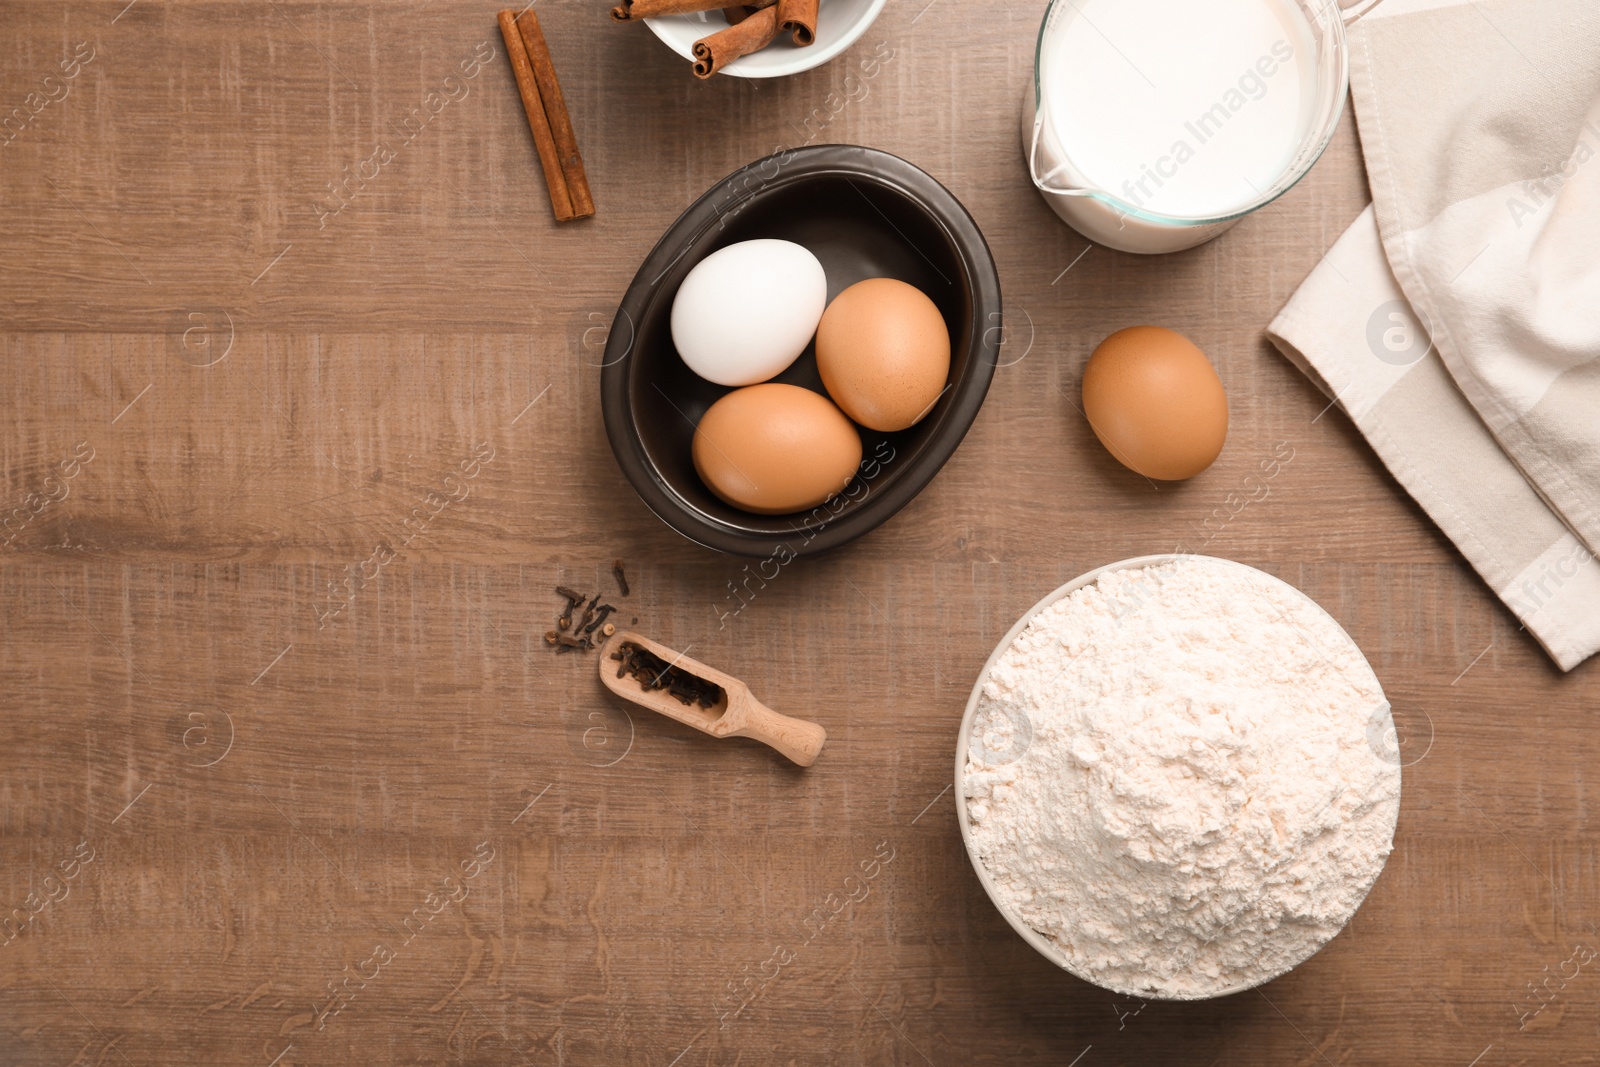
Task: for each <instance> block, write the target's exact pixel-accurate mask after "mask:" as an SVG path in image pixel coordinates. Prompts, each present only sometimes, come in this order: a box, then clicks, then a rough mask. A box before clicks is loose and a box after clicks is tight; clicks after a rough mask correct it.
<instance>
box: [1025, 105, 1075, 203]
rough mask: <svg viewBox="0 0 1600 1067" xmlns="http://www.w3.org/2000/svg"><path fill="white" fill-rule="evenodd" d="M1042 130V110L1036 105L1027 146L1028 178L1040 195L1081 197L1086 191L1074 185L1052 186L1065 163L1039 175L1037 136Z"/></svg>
mask: <svg viewBox="0 0 1600 1067" xmlns="http://www.w3.org/2000/svg"><path fill="white" fill-rule="evenodd" d="M1043 129H1044V109H1043V108H1041V107H1039V106H1038V105H1037V103H1035V105H1034V112H1033V143H1032V144H1030V145H1029V146H1028V177H1029V178H1032V179H1033V186H1034V188H1035V189H1038V190H1039V191H1040V192H1041V193H1058V194H1061V195H1064V196H1083V195H1085V194H1086V193H1087V192H1088V190H1086V189H1080V188H1078V187H1077V186H1074V185H1052V184H1051V179H1052V178H1054V177H1055V176H1056V175H1057V174H1060V173H1061V172H1062V171H1063V170H1065V169H1066V168H1067V164H1066V163H1065V162H1062V163H1058V164H1057V165H1056V166H1055V167H1054V168H1053V169H1052V170H1051V171H1050V173H1048V174H1043V175H1041V174H1040V173H1039V135H1040V132H1041V131H1042V130H1043Z"/></svg>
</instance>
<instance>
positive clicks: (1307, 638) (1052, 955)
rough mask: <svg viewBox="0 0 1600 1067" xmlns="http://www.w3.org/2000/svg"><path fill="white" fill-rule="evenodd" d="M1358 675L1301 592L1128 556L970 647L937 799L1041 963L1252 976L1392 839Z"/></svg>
mask: <svg viewBox="0 0 1600 1067" xmlns="http://www.w3.org/2000/svg"><path fill="white" fill-rule="evenodd" d="M1392 739H1393V720H1392V717H1391V714H1390V709H1389V704H1388V702H1387V701H1386V700H1385V699H1384V696H1383V689H1382V687H1381V686H1380V685H1379V684H1378V679H1377V677H1376V675H1374V674H1373V672H1372V668H1371V667H1370V666H1369V665H1368V664H1367V661H1366V658H1365V657H1364V656H1362V654H1361V650H1360V649H1359V648H1357V647H1356V644H1355V642H1354V641H1352V640H1351V639H1350V636H1349V635H1348V634H1346V633H1345V632H1344V630H1343V629H1342V628H1341V627H1340V626H1339V624H1338V623H1337V622H1335V621H1334V620H1333V618H1332V617H1331V616H1329V615H1328V613H1327V612H1325V611H1323V610H1322V608H1321V607H1319V606H1318V605H1317V604H1316V602H1315V601H1313V600H1311V599H1310V598H1309V597H1307V596H1306V595H1305V594H1303V593H1301V592H1300V591H1299V590H1297V589H1295V588H1294V587H1293V586H1291V585H1288V584H1287V583H1285V582H1282V581H1280V580H1279V579H1277V578H1274V577H1273V576H1271V575H1269V574H1266V573H1264V572H1262V571H1258V570H1256V569H1254V568H1252V567H1246V566H1244V565H1243V564H1240V563H1234V562H1231V561H1228V560H1221V559H1214V558H1211V557H1207V556H1171V555H1166V556H1144V557H1140V558H1138V559H1131V560H1125V561H1123V562H1121V563H1114V564H1111V565H1110V566H1107V567H1101V568H1099V569H1097V570H1094V571H1090V572H1089V573H1088V574H1085V575H1083V576H1082V577H1080V578H1078V579H1076V580H1074V581H1072V582H1069V583H1067V584H1066V585H1064V586H1062V587H1061V588H1060V589H1057V590H1056V591H1055V592H1053V593H1051V594H1050V595H1049V596H1047V597H1045V598H1044V599H1043V600H1041V601H1040V602H1039V603H1038V604H1036V605H1034V607H1033V608H1032V610H1030V611H1029V612H1028V613H1027V614H1026V615H1025V616H1023V618H1022V619H1021V620H1020V621H1019V622H1018V623H1017V624H1016V625H1015V626H1013V627H1012V628H1011V632H1010V633H1008V634H1006V636H1005V639H1004V640H1002V641H1001V642H1000V644H999V647H997V648H996V649H995V651H994V654H993V655H992V656H990V657H989V662H988V663H987V664H985V665H984V669H983V672H982V674H980V675H979V677H978V682H977V684H976V685H975V686H974V687H973V691H972V696H971V698H970V699H969V700H968V701H967V710H966V715H965V717H964V718H963V719H962V722H961V733H960V735H959V738H958V740H957V743H956V778H955V788H956V795H957V797H958V798H959V800H958V803H957V804H956V810H957V813H958V817H959V819H960V823H961V836H962V839H963V840H964V841H965V842H966V845H967V854H968V855H969V856H970V857H971V859H972V866H973V868H974V869H975V870H976V871H977V873H978V878H979V880H980V881H981V882H982V883H983V887H984V889H985V891H987V892H988V894H989V898H990V899H991V900H992V901H994V904H995V907H997V908H998V909H999V910H1000V913H1001V914H1002V915H1003V916H1005V918H1006V921H1007V922H1009V923H1010V924H1011V926H1012V928H1013V929H1015V930H1016V931H1017V933H1019V934H1020V935H1022V937H1023V939H1024V940H1026V941H1027V942H1028V943H1029V944H1030V945H1032V946H1033V947H1034V948H1035V949H1037V950H1038V951H1039V952H1040V953H1042V954H1043V955H1044V956H1046V957H1047V958H1049V959H1051V960H1053V961H1054V962H1055V963H1056V964H1058V965H1059V966H1061V967H1062V968H1064V969H1066V970H1067V971H1069V972H1071V973H1072V974H1074V975H1076V976H1078V977H1079V978H1082V979H1084V980H1085V981H1088V982H1093V983H1094V984H1096V985H1098V986H1101V987H1103V988H1106V989H1110V990H1113V991H1115V992H1118V993H1125V994H1129V995H1133V996H1140V997H1148V998H1159V999H1171V1000H1198V999H1203V998H1207V997H1218V996H1225V995H1227V994H1229V993H1237V992H1240V991H1241V990H1245V989H1249V988H1251V987H1253V986H1257V985H1261V984H1262V983H1265V982H1268V981H1271V980H1272V979H1273V978H1276V977H1278V976H1279V975H1281V974H1283V973H1285V972H1286V971H1288V970H1290V969H1291V968H1293V967H1295V966H1297V965H1298V964H1300V963H1302V962H1304V961H1305V960H1306V959H1308V958H1309V957H1310V956H1312V955H1313V954H1314V953H1316V952H1317V950H1318V949H1320V948H1322V946H1323V945H1325V944H1327V943H1328V941H1329V940H1331V939H1332V938H1333V936H1334V935H1335V934H1337V933H1338V932H1339V931H1340V930H1341V929H1342V928H1343V927H1344V925H1345V924H1346V923H1347V922H1348V921H1349V919H1350V917H1351V916H1352V915H1354V914H1355V911H1356V909H1357V908H1358V907H1360V906H1361V902H1362V901H1363V900H1364V899H1365V898H1366V895H1367V892H1368V890H1370V889H1371V888H1372V885H1373V883H1374V882H1375V881H1376V880H1377V877H1378V874H1379V873H1380V872H1381V871H1382V870H1383V865H1384V862H1385V860H1387V859H1388V856H1389V852H1390V851H1391V849H1392V848H1393V841H1394V826H1395V819H1396V817H1397V816H1398V814H1399V810H1400V759H1399V757H1398V754H1397V752H1396V751H1395V749H1394V747H1393V743H1392Z"/></svg>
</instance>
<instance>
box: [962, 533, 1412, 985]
mask: <svg viewBox="0 0 1600 1067" xmlns="http://www.w3.org/2000/svg"><path fill="white" fill-rule="evenodd" d="M1185 558H1187V559H1207V560H1210V559H1216V557H1213V556H1194V555H1189V556H1179V555H1176V554H1173V553H1166V554H1162V555H1156V556H1136V557H1134V558H1133V559H1125V560H1122V561H1121V562H1119V563H1108V564H1106V565H1105V566H1104V567H1096V568H1095V569H1094V570H1092V571H1087V572H1085V573H1083V574H1080V575H1078V577H1076V578H1074V579H1072V581H1070V582H1068V583H1067V584H1066V585H1063V586H1062V587H1061V588H1059V589H1057V590H1056V591H1055V592H1053V593H1051V594H1050V595H1048V596H1046V597H1045V598H1044V599H1043V600H1041V601H1039V602H1038V603H1037V604H1035V605H1034V606H1033V607H1031V608H1029V609H1028V610H1027V611H1025V612H1023V614H1022V617H1021V618H1020V619H1018V620H1017V622H1016V625H1014V626H1012V627H1011V629H1010V630H1008V631H1007V632H1006V635H1005V636H1004V637H1002V638H1001V639H1000V643H999V644H997V645H996V646H995V648H994V651H993V652H992V653H990V654H989V658H988V660H986V661H985V662H984V664H983V670H981V671H979V672H978V680H977V681H976V682H975V683H974V684H973V686H972V695H971V696H969V697H968V698H967V710H966V713H965V714H964V715H962V717H961V731H960V732H959V733H958V734H957V735H956V776H955V794H956V818H957V820H958V821H959V822H960V824H961V841H962V843H963V844H965V845H966V848H967V859H969V860H970V861H971V862H972V869H973V870H974V871H976V872H977V874H978V881H979V882H981V883H983V891H984V892H985V893H987V894H988V895H989V902H990V903H992V904H993V905H994V906H995V910H996V911H998V912H999V913H1000V914H1001V916H1002V917H1004V919H1005V921H1006V922H1007V923H1009V924H1010V926H1011V928H1012V929H1013V930H1015V931H1016V932H1017V934H1018V935H1019V936H1021V938H1022V939H1023V940H1024V941H1026V942H1027V943H1028V944H1030V945H1032V946H1033V948H1034V950H1035V951H1037V952H1038V953H1039V955H1041V956H1043V957H1044V958H1045V959H1047V960H1049V961H1050V962H1052V963H1054V964H1055V965H1056V966H1057V967H1060V968H1061V969H1062V970H1064V971H1066V972H1067V973H1068V974H1071V975H1073V976H1074V977H1077V978H1081V979H1083V980H1084V981H1085V982H1089V983H1090V984H1092V985H1099V986H1100V987H1101V988H1103V989H1110V990H1111V992H1113V993H1120V994H1124V995H1127V996H1136V997H1141V998H1143V999H1146V1000H1191V999H1193V1000H1211V999H1215V998H1216V997H1226V996H1231V995H1233V994H1234V993H1242V992H1244V991H1245V990H1248V989H1254V988H1256V987H1257V986H1262V985H1266V984H1267V983H1268V982H1270V981H1272V980H1273V979H1274V978H1278V977H1281V976H1282V975H1284V974H1287V973H1288V972H1289V971H1291V970H1293V969H1294V968H1295V967H1298V966H1300V964H1302V963H1304V962H1305V961H1306V960H1308V959H1310V958H1311V957H1312V956H1314V955H1316V954H1317V952H1319V951H1321V949H1322V947H1323V946H1322V945H1318V946H1317V947H1316V948H1315V949H1313V950H1312V951H1311V952H1309V953H1307V954H1306V955H1305V956H1304V957H1302V958H1301V959H1299V960H1296V961H1295V962H1294V963H1293V964H1291V965H1290V966H1288V967H1285V968H1284V969H1283V970H1281V971H1279V972H1277V973H1276V974H1271V975H1268V976H1267V977H1265V978H1262V979H1261V980H1260V981H1256V982H1243V983H1240V984H1238V985H1234V986H1229V987H1228V988H1225V989H1220V990H1218V991H1216V992H1215V993H1211V994H1208V995H1207V996H1204V997H1162V996H1159V995H1157V994H1154V993H1149V992H1140V991H1135V990H1128V989H1114V988H1112V987H1110V986H1106V985H1103V984H1102V983H1100V982H1097V981H1096V980H1095V979H1094V978H1092V977H1090V976H1089V975H1086V974H1083V973H1081V972H1079V971H1078V970H1076V969H1075V968H1074V967H1073V966H1072V964H1071V962H1070V961H1069V960H1068V959H1067V957H1066V954H1065V953H1063V952H1062V951H1061V949H1060V948H1059V947H1057V945H1056V944H1055V942H1054V941H1052V940H1051V939H1050V938H1048V937H1045V936H1044V935H1043V934H1041V933H1039V931H1037V930H1035V929H1034V928H1033V927H1031V926H1029V925H1028V924H1027V923H1025V922H1023V921H1022V919H1021V918H1020V917H1018V916H1017V915H1016V914H1015V913H1013V912H1012V911H1011V910H1010V909H1008V908H1007V907H1006V906H1005V905H1004V904H1003V903H1001V901H1000V896H999V893H998V892H997V891H996V889H995V885H994V879H993V878H992V877H991V876H990V874H989V869H988V868H987V867H985V866H984V865H983V860H982V859H980V858H979V856H978V852H977V848H976V846H974V845H973V843H972V824H971V822H970V821H968V819H967V791H966V772H967V746H968V744H969V742H970V741H971V739H972V724H973V720H974V719H975V718H976V714H977V710H978V697H979V695H980V694H981V693H982V692H983V683H984V680H985V679H987V678H988V677H989V671H990V669H991V668H993V667H994V665H995V661H996V660H998V659H999V658H1000V656H1001V655H1002V654H1003V653H1004V652H1005V650H1006V649H1008V648H1010V647H1011V642H1013V641H1015V640H1016V639H1017V635H1018V634H1020V633H1021V632H1022V631H1023V628H1024V627H1026V626H1027V625H1028V623H1029V622H1031V621H1032V620H1033V617H1034V616H1035V615H1037V614H1039V612H1041V611H1043V610H1044V609H1045V608H1047V607H1049V606H1050V605H1051V604H1054V603H1055V602H1056V601H1058V600H1060V599H1062V598H1063V597H1065V596H1067V595H1068V594H1069V593H1071V592H1073V591H1074V590H1077V589H1082V588H1083V587H1084V586H1086V585H1089V584H1090V583H1092V582H1094V581H1095V580H1096V579H1098V578H1099V577H1100V576H1101V575H1102V574H1106V573H1109V572H1111V571H1121V570H1129V569H1132V568H1136V567H1155V566H1159V565H1160V564H1163V563H1171V562H1173V561H1174V560H1177V559H1185ZM1218 562H1222V563H1228V564H1230V565H1232V566H1235V567H1243V568H1244V569H1245V570H1247V571H1250V572H1251V573H1252V574H1257V575H1260V576H1261V577H1262V578H1263V579H1265V580H1266V581H1269V582H1274V583H1278V584H1282V585H1285V586H1287V587H1288V588H1290V589H1294V587H1293V586H1290V585H1288V583H1287V582H1283V581H1282V580H1281V579H1279V578H1276V577H1274V576H1272V575H1270V574H1267V573H1266V572H1265V571H1260V570H1256V568H1254V567H1250V566H1247V565H1246V564H1243V563H1238V562H1235V561H1233V560H1219V561H1218ZM1295 592H1296V593H1297V594H1298V595H1299V596H1301V597H1302V598H1303V599H1304V600H1305V601H1306V603H1308V604H1310V605H1312V606H1313V607H1315V608H1316V609H1317V610H1318V611H1321V612H1322V613H1323V614H1324V615H1327V612H1326V611H1324V610H1323V608H1322V605H1320V604H1318V603H1317V602H1316V601H1315V600H1312V599H1311V598H1310V597H1308V596H1306V595H1305V594H1304V593H1301V592H1300V591H1299V590H1298V589H1295ZM1328 620H1329V621H1330V622H1332V623H1333V625H1334V626H1335V627H1336V628H1338V630H1339V632H1340V633H1344V634H1345V636H1346V637H1347V638H1348V637H1349V636H1350V635H1349V634H1348V633H1345V630H1344V628H1343V627H1342V626H1339V623H1338V620H1336V619H1334V618H1333V617H1332V616H1331V615H1330V616H1328ZM1351 644H1352V645H1354V644H1355V642H1354V640H1352V641H1351ZM1382 708H1383V710H1382V714H1383V716H1385V717H1386V718H1387V719H1388V721H1387V722H1386V723H1384V724H1383V728H1384V729H1386V730H1387V731H1388V732H1390V733H1392V731H1393V729H1394V723H1393V714H1392V712H1391V711H1390V710H1389V707H1388V704H1387V703H1385V704H1384V705H1382ZM1368 736H1369V737H1371V736H1372V734H1371V733H1370V732H1369V735H1368ZM1397 769H1398V766H1397ZM1398 806H1399V805H1398V798H1397V801H1396V808H1397V809H1398ZM1390 832H1391V833H1392V832H1393V829H1392V828H1391V831H1390ZM1380 873H1381V872H1380ZM1373 882H1374V884H1376V882H1377V879H1376V878H1374V879H1373ZM1368 890H1369V891H1370V890H1371V887H1370V886H1369V887H1368ZM1329 940H1332V939H1331V938H1330V939H1329ZM1323 944H1324V945H1325V944H1327V942H1323Z"/></svg>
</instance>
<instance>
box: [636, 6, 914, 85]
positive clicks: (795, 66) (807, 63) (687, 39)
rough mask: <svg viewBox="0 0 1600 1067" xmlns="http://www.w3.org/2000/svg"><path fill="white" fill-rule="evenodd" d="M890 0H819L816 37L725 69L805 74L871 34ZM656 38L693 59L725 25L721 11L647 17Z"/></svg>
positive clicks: (783, 40) (785, 42) (761, 74)
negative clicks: (702, 43) (696, 50)
mask: <svg viewBox="0 0 1600 1067" xmlns="http://www.w3.org/2000/svg"><path fill="white" fill-rule="evenodd" d="M886 2H887V0H821V4H820V5H819V6H818V8H817V39H816V40H815V41H813V42H812V43H811V44H810V45H808V46H806V47H805V48H798V47H796V46H795V44H794V42H792V41H790V40H789V37H788V35H787V34H779V35H778V39H777V40H776V41H774V42H772V43H771V44H769V45H768V46H767V47H765V48H763V49H762V50H761V51H759V52H753V53H751V54H750V55H747V56H740V57H739V58H738V59H736V60H734V61H733V62H732V63H729V64H728V65H727V66H725V67H723V68H722V73H723V74H731V75H733V76H734V77H735V78H781V77H783V76H784V75H785V74H798V73H800V72H801V71H802V70H810V69H811V68H812V67H820V66H822V64H824V63H826V62H827V61H828V60H830V59H832V58H833V57H834V56H836V55H838V54H839V53H840V52H843V51H844V50H845V49H846V48H849V47H850V46H851V45H853V44H855V43H856V39H857V38H858V37H860V36H861V35H862V34H863V33H866V32H867V27H868V26H870V25H872V22H873V20H874V19H876V18H877V17H878V12H880V11H882V10H883V5H884V4H885V3H886ZM644 22H645V25H646V26H649V27H650V29H651V31H652V32H654V33H655V35H656V36H657V37H659V38H661V39H662V40H663V41H665V42H666V43H667V46H668V47H670V48H671V49H672V50H673V51H674V52H676V53H678V54H679V55H680V56H682V57H683V58H684V59H687V60H689V61H690V62H693V61H694V43H695V42H696V41H698V40H700V38H702V37H706V36H709V35H711V34H713V33H716V32H717V31H718V30H720V29H722V28H723V27H724V26H725V25H727V23H726V20H724V19H723V17H722V13H721V12H720V11H701V12H697V13H695V14H692V15H665V16H662V17H661V18H653V19H645V20H644Z"/></svg>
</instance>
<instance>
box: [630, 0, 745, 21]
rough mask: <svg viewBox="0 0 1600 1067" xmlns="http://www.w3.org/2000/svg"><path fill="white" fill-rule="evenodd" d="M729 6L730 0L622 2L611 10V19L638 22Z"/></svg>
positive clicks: (647, 0) (646, 0)
mask: <svg viewBox="0 0 1600 1067" xmlns="http://www.w3.org/2000/svg"><path fill="white" fill-rule="evenodd" d="M727 6H728V0H622V3H620V4H619V5H617V6H616V7H614V8H612V9H611V17H612V18H613V19H615V20H616V21H618V22H637V21H639V20H640V19H653V18H655V17H656V16H657V15H688V14H692V13H693V12H696V11H716V10H717V9H718V8H723V7H727Z"/></svg>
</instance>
